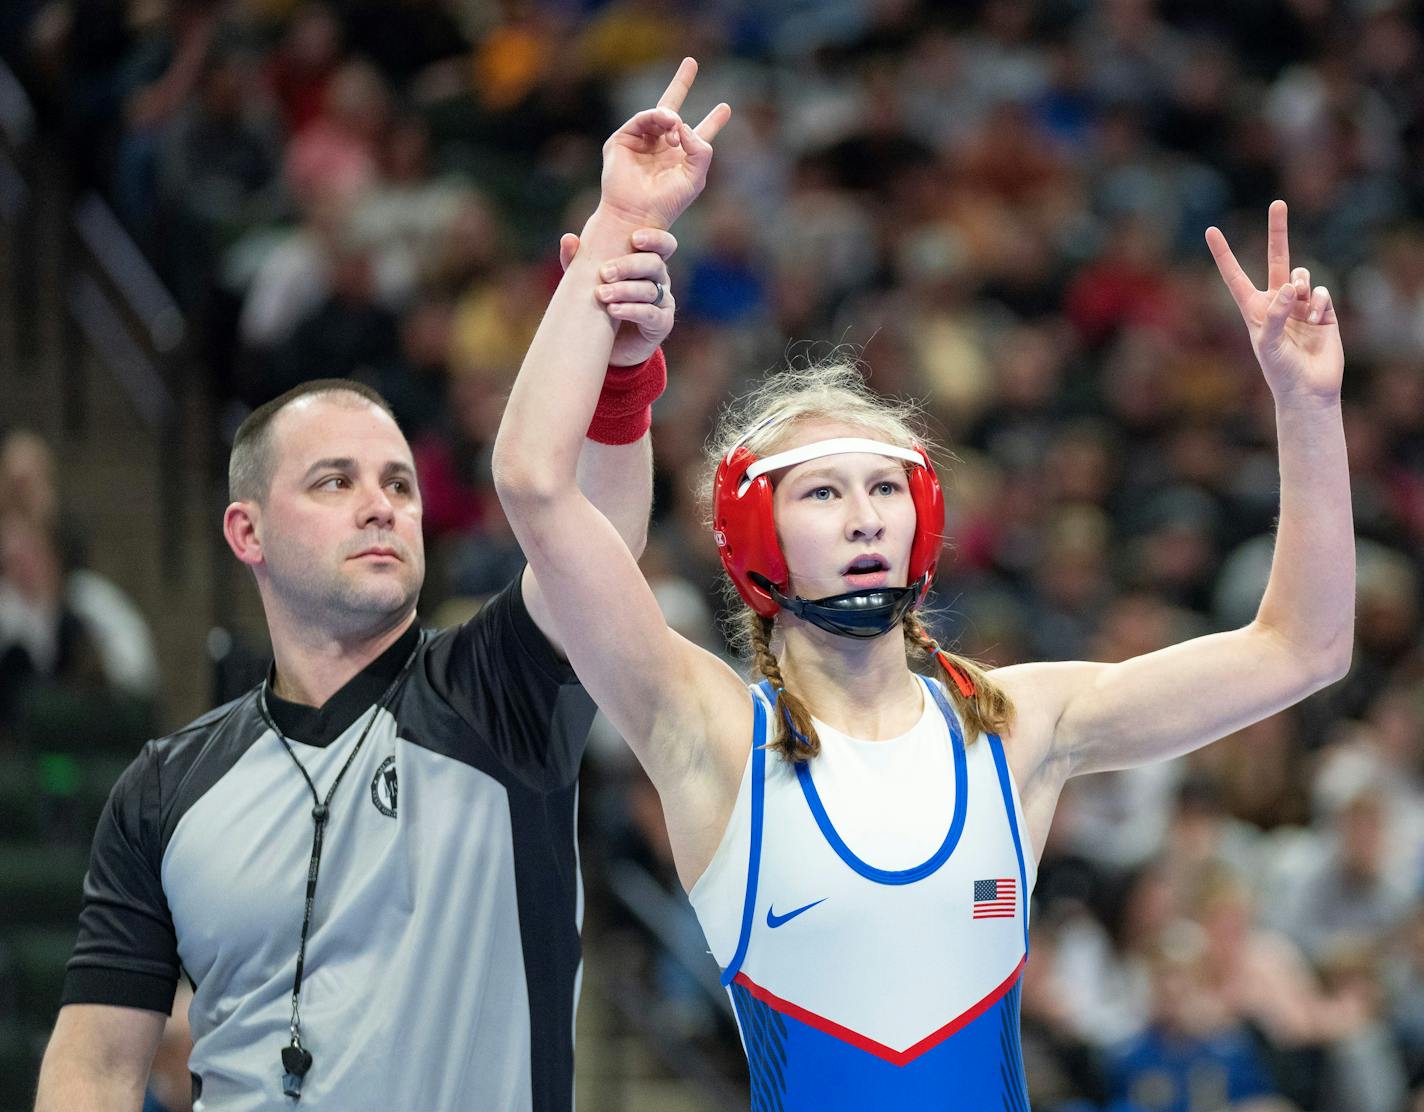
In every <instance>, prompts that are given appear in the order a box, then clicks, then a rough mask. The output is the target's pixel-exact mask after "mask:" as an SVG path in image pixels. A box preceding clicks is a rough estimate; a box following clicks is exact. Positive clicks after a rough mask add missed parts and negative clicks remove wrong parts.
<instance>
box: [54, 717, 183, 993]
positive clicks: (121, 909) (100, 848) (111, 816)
mask: <svg viewBox="0 0 1424 1112" xmlns="http://www.w3.org/2000/svg"><path fill="white" fill-rule="evenodd" d="M159 786H160V785H159V753H158V749H157V746H156V744H155V743H154V742H151V741H150V742H149V743H148V744H147V745H145V746H144V748H143V752H142V753H140V754H139V756H138V758H137V759H136V760H135V761H134V762H133V764H131V765H129V767H128V768H127V769H126V770H125V771H124V774H123V775H122V776H120V777H119V781H118V783H117V784H115V785H114V789H113V791H111V792H110V793H109V801H108V803H107V804H105V806H104V813H103V815H102V816H101V817H100V819H99V827H98V829H97V830H96V831H95V833H94V848H93V851H92V853H91V854H90V857H89V871H88V873H86V874H85V876H84V904H83V907H82V908H81V909H80V912H79V937H78V939H77V941H76V942H75V944H74V954H73V956H72V957H70V959H69V965H68V966H67V967H66V970H65V976H64V995H63V997H62V1000H61V1002H62V1003H64V1004H117V1005H121V1006H124V1007H129V1008H146V1009H148V1010H150V1011H155V1012H163V1013H164V1014H165V1015H166V1014H167V1013H168V1011H169V1009H171V1008H172V1006H173V990H174V988H175V987H176V986H177V983H178V971H179V962H178V946H177V941H176V939H175V936H174V932H173V919H172V917H171V915H170V914H169V911H168V901H167V899H166V898H165V897H164V895H163V884H162V881H161V878H160V872H159V868H160V863H161V853H160V849H159V846H160V837H159V830H160V825H159Z"/></svg>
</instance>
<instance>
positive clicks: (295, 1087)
mask: <svg viewBox="0 0 1424 1112" xmlns="http://www.w3.org/2000/svg"><path fill="white" fill-rule="evenodd" d="M414 660H415V651H414V650H412V651H411V654H410V657H409V658H408V659H407V660H406V662H405V663H404V664H403V665H401V670H400V672H399V673H398V674H397V675H396V678H395V679H394V680H392V681H391V685H390V686H389V687H388V688H386V690H385V692H384V693H383V694H382V695H381V697H380V698H379V699H377V700H376V705H375V706H374V707H372V708H371V717H369V718H368V719H366V725H365V728H364V729H362V731H361V736H360V737H358V738H357V739H356V744H355V745H354V746H352V748H351V753H350V754H349V755H348V756H347V758H346V763H345V764H343V765H342V766H341V771H340V772H338V773H337V774H336V779H335V780H333V781H332V784H331V787H330V788H329V789H328V790H327V793H326V798H325V799H322V798H321V797H320V796H319V795H318V794H317V790H316V785H315V784H313V783H312V778H311V775H310V774H309V773H308V772H307V770H306V766H305V765H303V764H302V762H301V761H300V760H298V759H297V754H296V753H295V752H294V751H293V749H292V744H291V742H289V741H288V740H287V735H286V734H284V733H282V731H281V729H280V728H279V727H278V726H277V722H276V720H275V719H274V718H273V717H272V712H271V711H270V710H269V709H268V707H267V687H268V685H267V684H264V685H263V687H262V698H261V710H262V717H263V719H264V720H265V721H266V723H267V725H268V726H269V727H270V728H271V730H272V732H273V733H275V734H276V735H277V740H278V741H280V742H281V743H282V748H283V749H285V750H286V751H287V756H289V757H291V758H292V763H293V764H295V765H296V766H297V771H298V772H300V773H301V774H302V779H303V780H305V781H306V782H307V790H308V791H310V792H311V797H312V812H311V815H312V849H311V861H310V863H309V864H308V865H307V897H306V906H305V908H304V909H303V911H302V938H301V942H300V944H299V945H298V947H297V971H296V975H295V976H294V977H293V978H292V1021H291V1042H289V1043H288V1044H287V1045H286V1046H284V1047H282V1092H283V1093H285V1094H286V1095H287V1096H289V1097H291V1098H292V1099H293V1100H300V1099H301V1096H302V1078H304V1077H306V1075H307V1072H308V1071H309V1070H310V1069H311V1067H312V1054H311V1051H310V1050H308V1049H307V1048H306V1047H305V1046H303V1045H302V1013H301V997H302V970H303V968H304V967H305V966H306V960H307V935H308V934H310V933H311V923H312V910H313V908H314V907H315V906H316V878H317V873H318V871H319V870H320V869H321V843H322V837H323V835H324V834H325V832H326V823H327V820H328V819H329V818H330V817H331V800H332V797H333V796H335V795H336V789H337V788H339V787H340V786H341V781H342V779H343V778H345V776H346V771H347V769H349V768H350V767H351V765H352V764H353V763H354V762H355V760H356V754H358V753H359V752H361V747H362V746H363V745H365V744H366V735H367V734H369V733H370V732H371V727H372V726H374V725H375V724H376V719H377V718H378V717H379V716H380V713H381V711H382V710H384V709H385V706H386V703H387V702H389V700H390V698H391V696H392V695H394V694H395V691H396V687H397V685H399V683H400V681H401V680H403V679H404V678H405V674H406V670H407V669H409V668H410V665H411V662H412V661H414Z"/></svg>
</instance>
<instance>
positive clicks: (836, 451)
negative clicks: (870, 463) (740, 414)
mask: <svg viewBox="0 0 1424 1112" xmlns="http://www.w3.org/2000/svg"><path fill="white" fill-rule="evenodd" d="M744 439H745V438H744ZM851 452H864V453H866V454H868V455H875V456H889V457H890V458H891V459H898V460H904V461H905V462H906V463H917V464H921V465H923V464H924V462H925V461H924V458H923V457H922V456H921V455H920V454H919V453H918V452H915V451H912V450H911V449H909V448H902V447H900V446H899V445H898V444H887V443H885V442H884V441H883V440H866V439H865V438H864V437H859V436H838V437H834V438H833V439H831V440H817V441H816V442H815V443H814V444H803V445H801V447H799V448H791V449H789V450H788V451H785V452H777V453H776V454H775V455H771V456H766V457H764V458H762V459H759V460H757V461H756V462H755V463H754V464H752V465H751V466H750V467H748V468H747V472H746V474H745V475H743V476H742V482H741V486H740V488H739V489H738V490H737V495H738V497H740V496H741V495H742V494H743V493H745V492H746V489H747V487H748V486H749V485H750V484H751V482H752V480H753V479H756V478H758V477H760V476H762V475H765V474H766V473H767V472H768V471H776V470H778V469H780V468H782V467H794V466H795V465H796V464H798V463H805V462H806V461H807V460H813V459H820V458H821V457H822V456H840V455H847V454H849V453H851Z"/></svg>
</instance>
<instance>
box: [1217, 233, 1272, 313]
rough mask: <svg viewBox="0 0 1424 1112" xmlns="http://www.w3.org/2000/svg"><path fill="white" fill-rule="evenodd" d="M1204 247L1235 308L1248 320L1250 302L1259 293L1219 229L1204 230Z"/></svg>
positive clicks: (1259, 294)
mask: <svg viewBox="0 0 1424 1112" xmlns="http://www.w3.org/2000/svg"><path fill="white" fill-rule="evenodd" d="M1206 245H1207V247H1209V248H1210V249H1211V257H1212V258H1213V259H1215V260H1216V269H1217V270H1218V271H1220V273H1221V280H1222V281H1223V282H1225V283H1226V288H1227V289H1228V290H1230V291H1231V296H1232V298H1233V299H1234V300H1235V302H1236V307H1237V308H1238V309H1240V310H1241V315H1242V316H1243V317H1246V318H1247V319H1248V320H1249V319H1250V311H1251V305H1252V302H1253V301H1254V300H1255V299H1256V298H1258V297H1260V296H1261V291H1260V290H1258V289H1257V288H1256V287H1255V285H1254V284H1252V282H1251V279H1250V278H1248V277H1247V276H1246V272H1245V271H1244V270H1242V269H1241V264H1240V263H1239V262H1237V261H1236V255H1235V254H1234V253H1233V252H1232V250H1231V247H1230V245H1229V244H1227V242H1226V237H1225V236H1224V235H1222V234H1221V229H1220V228H1215V227H1213V228H1208V229H1207V230H1206ZM1282 281H1284V279H1282Z"/></svg>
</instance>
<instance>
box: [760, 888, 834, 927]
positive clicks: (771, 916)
mask: <svg viewBox="0 0 1424 1112" xmlns="http://www.w3.org/2000/svg"><path fill="white" fill-rule="evenodd" d="M828 898H829V897H827V896H822V897H821V898H820V899H819V900H817V901H815V903H808V904H807V905H806V906H805V907H798V908H797V909H796V910H795V911H788V912H787V913H786V914H785V915H778V914H776V912H774V911H772V910H771V908H770V907H768V908H767V909H766V925H767V926H768V927H770V928H771V929H772V930H775V929H776V928H777V927H783V926H785V925H786V924H787V923H789V922H791V920H792V919H795V918H796V916H798V915H800V914H801V913H802V912H803V911H810V910H811V909H812V908H813V907H815V906H816V904H823V903H825V902H826V900H827V899H828Z"/></svg>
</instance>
